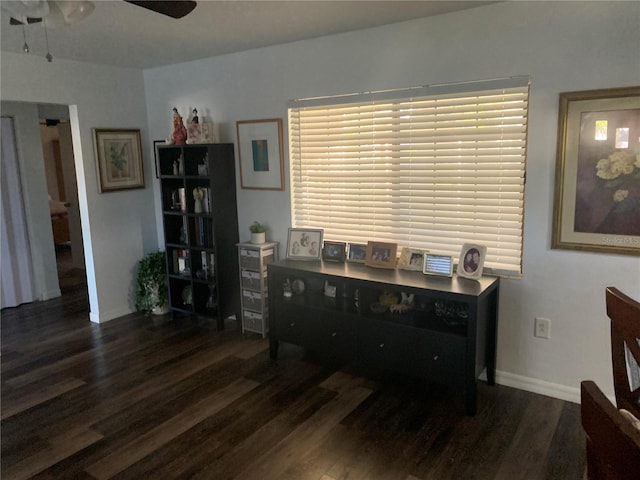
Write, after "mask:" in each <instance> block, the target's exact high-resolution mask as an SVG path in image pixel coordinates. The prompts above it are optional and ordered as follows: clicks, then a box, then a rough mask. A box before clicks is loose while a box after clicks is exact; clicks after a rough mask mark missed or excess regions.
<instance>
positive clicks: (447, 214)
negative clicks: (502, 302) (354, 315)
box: [289, 77, 529, 275]
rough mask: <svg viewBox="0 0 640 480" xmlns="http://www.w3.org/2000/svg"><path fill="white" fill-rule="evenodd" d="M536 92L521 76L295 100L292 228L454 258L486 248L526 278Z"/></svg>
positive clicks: (489, 259)
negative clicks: (531, 103)
mask: <svg viewBox="0 0 640 480" xmlns="http://www.w3.org/2000/svg"><path fill="white" fill-rule="evenodd" d="M528 94H529V87H528V78H524V77H517V78H510V79H505V80H502V81H489V82H475V83H465V84H457V85H444V86H435V87H434V86H431V87H420V88H416V89H407V90H402V91H389V92H376V93H370V94H358V95H352V96H351V95H348V96H342V97H333V98H320V99H309V100H299V101H294V102H291V104H290V108H289V159H290V167H291V203H292V218H293V222H292V223H293V226H294V227H308V228H323V229H324V237H325V238H326V239H327V240H334V241H345V242H355V243H366V242H367V241H369V240H375V241H383V242H395V243H397V244H398V246H399V247H412V248H425V249H429V250H431V251H433V252H438V253H446V254H450V255H453V256H454V258H456V259H457V258H458V255H459V253H460V249H461V247H462V244H463V243H465V242H473V243H478V244H481V245H485V246H487V256H486V260H485V268H489V269H491V270H492V271H493V272H494V273H500V274H506V275H519V274H521V264H522V229H523V210H524V208H523V200H524V180H525V156H526V139H527V105H528ZM394 97H395V98H394Z"/></svg>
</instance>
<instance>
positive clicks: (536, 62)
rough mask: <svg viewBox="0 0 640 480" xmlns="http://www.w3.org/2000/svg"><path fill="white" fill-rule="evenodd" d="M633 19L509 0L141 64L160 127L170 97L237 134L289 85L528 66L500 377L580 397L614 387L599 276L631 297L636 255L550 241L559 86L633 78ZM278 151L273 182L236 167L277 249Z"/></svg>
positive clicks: (631, 6) (281, 112)
mask: <svg viewBox="0 0 640 480" xmlns="http://www.w3.org/2000/svg"><path fill="white" fill-rule="evenodd" d="M639 21H640V2H508V3H498V4H492V5H488V6H483V7H478V8H475V9H472V10H467V11H463V12H457V13H452V14H447V15H441V16H437V17H432V18H427V19H417V20H413V21H410V22H405V23H402V24H396V25H390V26H385V27H381V28H374V29H370V30H363V31H360V32H354V33H348V34H341V35H333V36H328V37H323V38H319V39H314V40H307V41H301V42H296V43H292V44H287V45H281V46H275V47H269V48H264V49H259V50H253V51H248V52H244V53H239V54H233V55H226V56H221V57H217V58H211V59H207V60H202V61H196V62H190V63H185V64H181V65H173V66H169V67H164V68H157V69H151V70H146V71H145V72H144V79H145V90H146V94H147V111H148V119H149V131H150V132H151V136H152V137H153V138H164V137H166V136H167V135H168V134H169V132H170V119H171V115H170V112H171V109H172V107H174V106H175V107H177V108H178V110H179V111H180V112H181V113H182V114H183V115H184V116H185V117H186V116H187V113H188V112H189V111H190V110H191V108H193V107H196V108H197V109H198V111H199V112H200V113H201V114H203V115H205V116H210V117H212V118H213V120H214V121H216V122H219V123H220V132H221V137H222V141H228V142H236V134H235V122H236V121H238V120H247V119H260V118H273V117H280V118H283V120H284V122H285V125H286V115H287V110H286V102H287V100H290V99H294V98H303V97H311V96H318V95H331V94H339V93H351V92H361V91H367V90H371V89H372V90H377V89H385V88H399V87H406V86H415V85H428V84H435V83H447V82H457V81H465V80H474V79H490V78H496V77H504V76H511V75H530V76H531V104H530V123H529V142H528V160H527V162H528V164H527V168H528V174H527V187H526V212H525V217H526V218H525V235H524V276H523V278H522V279H520V280H505V281H503V282H502V287H501V303H500V324H499V334H498V336H499V338H498V370H499V372H498V381H499V382H501V383H504V384H509V385H513V386H519V387H522V388H525V389H528V390H532V391H538V392H541V393H547V394H550V395H553V396H557V397H560V398H567V399H571V400H577V399H578V387H579V382H580V380H582V379H585V378H591V379H594V380H595V381H597V382H598V383H599V384H600V385H602V388H603V389H604V390H606V391H607V392H608V393H611V392H612V391H613V388H612V379H611V373H610V371H611V360H610V351H609V343H608V342H609V324H608V321H607V319H606V316H605V310H604V289H605V287H606V286H607V285H616V286H618V287H619V288H620V289H621V290H623V291H625V292H626V293H627V294H629V295H631V296H633V297H635V298H640V259H639V258H637V257H630V256H622V255H610V254H606V255H605V254H596V253H585V252H578V251H561V250H551V249H550V243H551V241H550V239H551V226H552V212H553V188H554V168H555V161H556V158H555V148H556V129H557V118H558V117H557V116H558V94H559V93H560V92H563V91H576V90H587V89H596V88H608V87H619V86H629V85H637V84H640V68H639V56H638V52H640V29H638V24H639ZM286 142H287V135H286V132H285V143H286ZM236 155H237V154H236ZM285 156H286V154H285ZM286 160H287V167H286V168H287V172H286V173H287V178H286V180H287V190H286V191H284V192H261V191H253V190H240V187H239V179H238V180H237V184H238V201H239V205H238V213H239V222H240V239H241V240H246V239H248V237H249V232H248V226H249V224H250V223H251V222H252V221H253V220H260V221H263V222H266V223H267V225H268V226H269V227H270V232H269V233H268V238H269V237H270V238H271V239H273V240H277V241H280V242H281V251H282V245H283V244H284V243H286V232H287V228H288V227H289V225H290V215H291V214H290V205H289V190H288V179H289V176H288V173H289V172H288V159H286ZM237 175H238V173H237ZM156 197H157V191H156ZM156 215H157V217H158V218H160V212H159V206H157V207H156ZM159 241H160V242H161V240H159ZM536 316H543V317H547V318H550V319H551V338H550V339H549V340H542V339H538V338H534V336H533V320H534V317H536Z"/></svg>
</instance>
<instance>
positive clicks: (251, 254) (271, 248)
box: [237, 242, 278, 338]
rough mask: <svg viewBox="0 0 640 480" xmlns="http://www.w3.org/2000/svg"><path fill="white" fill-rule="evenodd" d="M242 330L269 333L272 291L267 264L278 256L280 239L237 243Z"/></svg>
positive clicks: (263, 334)
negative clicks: (270, 292) (269, 287)
mask: <svg viewBox="0 0 640 480" xmlns="http://www.w3.org/2000/svg"><path fill="white" fill-rule="evenodd" d="M237 246H238V259H239V268H240V302H241V305H242V309H241V310H242V332H243V333H244V332H255V333H259V334H261V335H262V338H265V337H266V336H267V332H268V331H269V307H268V305H269V304H268V299H269V292H268V290H267V265H268V264H269V263H271V262H274V261H276V260H278V242H265V243H250V242H243V243H238V244H237Z"/></svg>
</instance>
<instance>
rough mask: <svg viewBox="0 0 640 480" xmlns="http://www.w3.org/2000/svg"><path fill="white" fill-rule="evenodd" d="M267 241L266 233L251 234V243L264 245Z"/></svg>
mask: <svg viewBox="0 0 640 480" xmlns="http://www.w3.org/2000/svg"><path fill="white" fill-rule="evenodd" d="M265 241H266V240H265V232H260V233H252V234H251V243H264V242H265Z"/></svg>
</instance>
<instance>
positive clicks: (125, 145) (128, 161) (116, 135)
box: [93, 128, 144, 193]
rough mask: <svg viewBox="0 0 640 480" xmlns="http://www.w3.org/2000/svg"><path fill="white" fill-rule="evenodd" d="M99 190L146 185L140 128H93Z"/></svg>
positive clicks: (102, 191)
mask: <svg viewBox="0 0 640 480" xmlns="http://www.w3.org/2000/svg"><path fill="white" fill-rule="evenodd" d="M93 135H94V147H95V155H96V167H97V170H98V187H99V190H100V193H105V192H113V191H117V190H129V189H133V188H144V174H143V170H142V148H141V145H140V130H134V129H120V130H119V129H109V128H94V129H93Z"/></svg>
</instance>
